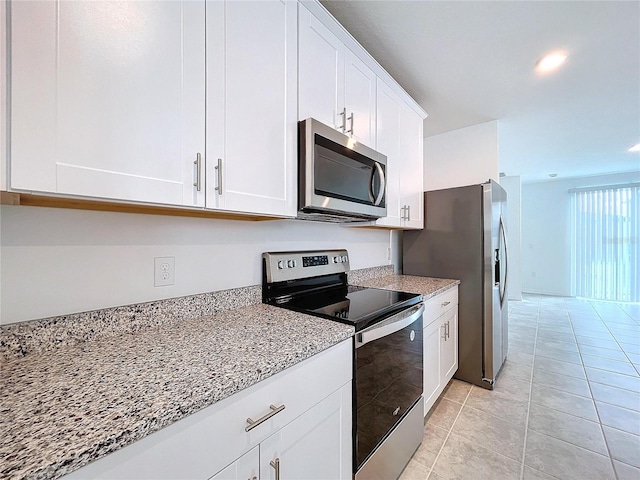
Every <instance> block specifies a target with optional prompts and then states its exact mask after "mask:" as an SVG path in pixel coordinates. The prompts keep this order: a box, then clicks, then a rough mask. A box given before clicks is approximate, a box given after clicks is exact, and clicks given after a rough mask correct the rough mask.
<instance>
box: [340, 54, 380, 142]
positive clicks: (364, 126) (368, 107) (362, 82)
mask: <svg viewBox="0 0 640 480" xmlns="http://www.w3.org/2000/svg"><path fill="white" fill-rule="evenodd" d="M344 77H345V78H344V85H345V86H344V91H345V94H344V95H345V107H346V109H347V131H349V130H351V135H352V137H353V138H355V139H356V140H358V141H359V142H361V143H364V144H365V145H368V146H370V147H373V145H375V144H376V83H377V77H376V74H375V73H374V72H373V70H371V69H370V68H369V67H367V66H366V65H365V64H364V62H363V61H362V60H360V59H359V58H358V57H356V56H355V54H354V53H353V52H351V50H349V49H345V66H344Z"/></svg>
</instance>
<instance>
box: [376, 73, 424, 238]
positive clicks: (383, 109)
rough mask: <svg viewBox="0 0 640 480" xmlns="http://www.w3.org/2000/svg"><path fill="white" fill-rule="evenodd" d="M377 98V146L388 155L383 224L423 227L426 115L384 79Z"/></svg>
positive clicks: (381, 221) (380, 83)
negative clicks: (385, 214)
mask: <svg viewBox="0 0 640 480" xmlns="http://www.w3.org/2000/svg"><path fill="white" fill-rule="evenodd" d="M376 90H377V101H376V110H377V114H376V136H377V143H376V150H378V151H379V152H380V153H382V154H384V155H386V157H387V216H386V217H384V218H380V219H378V220H377V221H376V222H375V223H374V225H376V226H380V227H390V228H401V229H414V228H417V229H420V228H423V203H424V200H423V191H422V182H423V168H424V167H423V160H422V117H421V116H420V115H418V114H417V113H416V112H414V111H413V110H412V109H411V108H409V106H408V105H407V104H406V103H405V102H404V101H403V100H402V99H401V98H400V97H399V96H398V95H397V94H396V92H395V91H394V90H393V89H392V88H391V87H389V86H388V85H387V84H386V83H384V82H383V81H382V80H380V79H378V85H377V89H376Z"/></svg>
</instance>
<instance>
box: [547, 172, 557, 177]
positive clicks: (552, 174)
mask: <svg viewBox="0 0 640 480" xmlns="http://www.w3.org/2000/svg"><path fill="white" fill-rule="evenodd" d="M549 176H550V177H551V178H556V177H557V176H558V174H557V173H550V174H549Z"/></svg>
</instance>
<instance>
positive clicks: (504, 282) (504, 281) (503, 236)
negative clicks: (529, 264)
mask: <svg viewBox="0 0 640 480" xmlns="http://www.w3.org/2000/svg"><path fill="white" fill-rule="evenodd" d="M500 237H501V239H502V241H503V243H504V279H500V280H501V282H500V306H501V307H502V306H504V301H505V300H506V297H507V278H508V276H509V260H508V259H509V250H508V249H507V233H506V232H505V229H504V221H503V219H502V215H500Z"/></svg>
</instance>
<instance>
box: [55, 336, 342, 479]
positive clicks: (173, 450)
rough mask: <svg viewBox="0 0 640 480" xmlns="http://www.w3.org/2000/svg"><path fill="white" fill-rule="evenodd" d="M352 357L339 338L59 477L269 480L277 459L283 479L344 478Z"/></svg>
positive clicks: (273, 473) (272, 477) (272, 476)
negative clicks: (303, 357) (248, 385)
mask: <svg viewBox="0 0 640 480" xmlns="http://www.w3.org/2000/svg"><path fill="white" fill-rule="evenodd" d="M352 358H353V345H352V340H351V339H349V340H345V341H343V342H341V343H339V344H338V345H335V346H333V347H331V348H329V349H327V350H325V351H323V352H320V353H318V354H317V355H314V356H313V357H311V358H309V359H307V360H305V361H303V362H301V363H299V364H297V365H294V366H293V367H290V368H288V369H286V370H284V371H283V372H280V373H278V374H276V375H274V376H272V377H270V378H268V379H266V380H263V381H262V382H259V383H257V384H255V385H253V386H251V387H249V388H246V389H244V390H242V391H240V392H239V393H237V394H235V395H232V396H231V397H227V398H225V399H224V400H221V401H219V402H216V403H214V404H213V405H211V406H209V407H207V408H204V409H203V410H201V411H199V412H196V413H194V414H192V415H190V416H188V417H186V418H184V419H182V420H180V421H178V422H175V423H173V424H171V425H169V426H168V427H165V428H163V429H162V430H159V431H158V432H155V433H153V434H151V435H148V436H146V437H144V438H143V439H141V440H139V441H137V442H135V443H133V444H132V445H129V446H127V447H125V448H122V449H120V450H118V451H116V452H113V453H111V454H109V455H107V456H105V457H103V458H101V459H99V460H96V461H95V462H92V463H90V464H89V465H87V466H85V467H82V468H81V469H79V470H76V471H75V472H72V473H70V474H69V475H67V476H66V477H64V478H65V479H83V480H86V479H98V478H99V479H116V478H117V479H119V480H126V479H131V480H133V479H136V480H143V479H147V480H151V479H153V480H163V479H165V480H174V479H200V480H206V479H211V478H213V479H216V480H223V479H224V480H227V479H229V480H231V479H234V480H235V479H241V480H254V478H255V480H258V479H273V480H276V478H278V477H276V476H275V468H274V467H272V466H271V465H270V463H271V461H274V465H276V462H275V460H276V459H279V462H278V463H279V468H280V477H279V478H280V479H282V480H284V479H296V480H297V479H316V478H317V479H325V478H331V479H345V480H346V479H348V478H349V479H350V478H351V468H352V444H351V424H352V422H351V408H352V403H351V399H352V385H351V380H352ZM271 405H273V407H274V408H275V409H276V410H277V412H275V413H274V409H273V408H271ZM283 406H284V408H281V407H283ZM265 417H266V418H265ZM249 418H250V419H252V421H251V422H255V423H254V425H255V426H254V427H253V428H249V427H250V426H251V422H248V421H247V420H248V419H249ZM247 428H249V431H246V429H247ZM216 472H217V473H216Z"/></svg>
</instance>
